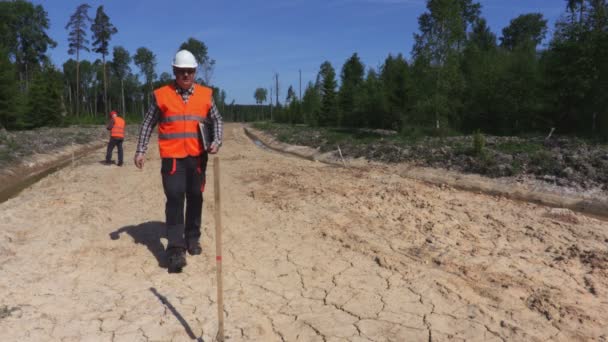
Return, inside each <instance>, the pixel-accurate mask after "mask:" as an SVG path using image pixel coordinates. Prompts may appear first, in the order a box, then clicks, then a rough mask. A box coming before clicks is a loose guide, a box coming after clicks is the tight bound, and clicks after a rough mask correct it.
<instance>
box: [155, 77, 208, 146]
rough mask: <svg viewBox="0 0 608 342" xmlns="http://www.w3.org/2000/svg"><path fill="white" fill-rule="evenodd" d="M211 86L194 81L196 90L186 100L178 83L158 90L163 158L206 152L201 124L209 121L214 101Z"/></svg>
mask: <svg viewBox="0 0 608 342" xmlns="http://www.w3.org/2000/svg"><path fill="white" fill-rule="evenodd" d="M212 94H213V91H212V90H211V88H207V87H204V86H201V85H198V84H194V93H193V94H192V95H191V96H190V97H189V98H188V103H184V101H183V100H182V96H181V95H180V94H178V93H177V92H176V91H175V85H173V84H171V85H166V86H164V87H161V88H159V89H156V90H155V91H154V97H155V98H156V104H157V106H158V108H159V109H160V111H161V114H160V119H159V123H158V148H159V150H160V156H161V158H185V157H187V156H199V155H200V154H201V153H202V152H203V147H202V146H201V143H200V140H199V132H198V131H199V128H198V123H199V122H202V121H203V120H205V118H206V117H207V113H209V110H210V109H211V104H212V97H211V96H212Z"/></svg>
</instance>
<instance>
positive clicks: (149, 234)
mask: <svg viewBox="0 0 608 342" xmlns="http://www.w3.org/2000/svg"><path fill="white" fill-rule="evenodd" d="M122 233H127V234H129V235H130V236H131V237H132V238H133V242H135V243H139V244H142V245H145V246H146V247H148V250H149V251H150V253H152V255H154V257H155V258H156V260H157V261H158V266H160V267H162V268H167V258H166V257H165V246H163V244H162V243H161V240H160V239H161V238H167V228H166V226H165V223H164V222H159V221H150V222H146V223H142V224H138V225H137V226H126V227H122V228H120V229H118V230H116V231H113V232H111V233H110V239H112V240H118V239H120V234H122Z"/></svg>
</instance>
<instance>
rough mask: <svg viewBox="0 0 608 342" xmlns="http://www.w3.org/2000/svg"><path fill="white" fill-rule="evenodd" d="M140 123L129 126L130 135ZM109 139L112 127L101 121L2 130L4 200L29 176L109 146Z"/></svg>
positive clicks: (0, 178) (1, 185)
mask: <svg viewBox="0 0 608 342" xmlns="http://www.w3.org/2000/svg"><path fill="white" fill-rule="evenodd" d="M136 126H137V125H130V126H128V127H127V137H134V136H136V134H137V131H138V127H136ZM108 139H109V137H108V131H107V130H106V129H105V127H104V126H101V125H99V126H70V127H65V128H40V129H36V130H29V131H6V130H0V200H4V199H6V198H7V197H9V196H12V195H13V194H14V193H15V192H16V191H18V190H19V189H20V188H22V186H23V185H27V184H28V183H29V180H34V179H36V178H37V177H39V176H41V175H44V174H45V173H46V172H48V171H49V170H54V169H56V168H59V167H62V166H64V165H67V164H70V163H71V162H72V161H74V160H77V159H78V158H80V157H82V156H83V155H86V154H87V153H90V152H91V151H94V150H96V149H98V148H100V147H103V146H105V145H106V144H107V142H108ZM114 153H116V152H114Z"/></svg>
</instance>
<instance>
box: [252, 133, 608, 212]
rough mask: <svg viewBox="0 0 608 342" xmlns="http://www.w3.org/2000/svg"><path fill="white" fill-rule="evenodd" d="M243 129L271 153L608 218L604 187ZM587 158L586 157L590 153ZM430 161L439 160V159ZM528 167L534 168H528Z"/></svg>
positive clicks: (600, 159)
mask: <svg viewBox="0 0 608 342" xmlns="http://www.w3.org/2000/svg"><path fill="white" fill-rule="evenodd" d="M245 130H246V132H247V134H248V135H249V136H250V137H251V138H252V139H254V140H258V141H260V142H261V143H263V144H265V145H266V146H268V147H270V148H272V149H274V150H277V151H281V152H286V153H290V154H294V155H296V156H299V157H302V158H306V159H310V160H319V161H323V162H326V163H332V164H335V165H342V166H348V167H361V166H364V165H368V164H370V163H371V164H376V165H378V166H382V165H387V164H386V162H390V165H391V169H393V170H395V171H396V172H398V173H399V174H400V175H402V176H405V177H409V178H413V179H418V180H422V181H425V182H429V183H432V184H436V185H447V186H450V187H454V188H457V189H462V190H468V191H478V192H483V193H486V194H489V195H497V196H504V197H507V198H510V199H515V200H522V201H527V202H533V203H538V204H543V205H547V206H551V207H556V208H566V209H571V210H576V211H580V212H584V213H588V214H591V215H598V216H602V217H604V218H605V219H608V191H606V190H605V189H604V187H605V185H602V186H590V185H588V186H587V188H584V187H582V186H580V185H579V186H567V185H563V184H562V185H559V184H557V183H555V182H547V181H546V180H543V179H538V177H536V176H534V175H533V174H528V175H526V174H524V175H519V176H517V177H513V176H511V177H507V176H505V177H487V176H483V175H479V174H474V173H465V172H463V171H462V169H461V170H458V169H456V170H454V169H453V168H452V170H449V169H447V168H441V167H446V165H447V164H450V163H451V162H453V161H450V158H449V157H446V158H445V159H444V160H443V161H442V162H441V163H439V162H437V163H435V164H434V166H435V167H427V166H424V165H427V163H420V162H415V161H414V162H405V161H401V162H399V163H397V162H396V160H392V159H391V160H384V159H382V158H386V156H387V155H391V154H390V153H389V152H390V151H388V152H387V151H385V152H387V153H388V154H386V155H385V154H381V157H382V156H384V157H382V158H380V160H384V161H383V162H378V161H376V160H377V159H378V155H375V156H374V155H371V156H368V157H369V159H368V157H366V156H362V157H359V158H353V157H352V156H353V153H349V152H347V151H351V152H352V151H353V150H355V149H356V146H350V145H348V144H343V145H342V146H339V150H338V149H337V148H336V149H331V150H330V149H328V148H324V149H323V148H312V147H309V146H302V145H291V144H286V143H283V142H281V141H279V140H278V139H277V136H276V134H272V133H271V132H265V131H261V130H258V129H255V128H252V127H246V128H245ZM372 145H373V144H372ZM336 147H337V146H336ZM396 148H397V147H394V146H393V147H391V148H389V150H391V149H392V150H394V149H396ZM372 149H374V150H376V152H378V150H377V147H376V148H373V147H372ZM393 152H394V151H393ZM444 152H445V151H444ZM428 153H431V154H432V153H433V152H432V151H428ZM445 153H447V152H445ZM594 153H595V154H597V155H598V160H599V161H600V162H601V161H603V154H602V153H604V151H603V150H599V149H598V150H597V151H595V152H594ZM397 154H399V153H397ZM599 154H602V156H599ZM357 155H359V156H360V155H361V151H359V152H358V154H357ZM587 155H588V157H589V153H588V154H587ZM393 157H394V156H393ZM589 158H590V157H589ZM433 159H437V160H439V159H441V158H433ZM579 159H581V160H583V159H584V158H583V157H579ZM469 160H472V158H470V157H469ZM446 163H447V164H446ZM464 164H466V163H464ZM595 164H597V163H595ZM600 164H601V163H600ZM602 165H603V164H602ZM607 165H608V164H607ZM530 168H533V167H532V166H530ZM607 170H608V169H607ZM607 172H608V171H607ZM602 177H605V176H602ZM593 182H595V181H593V180H592V181H591V183H593Z"/></svg>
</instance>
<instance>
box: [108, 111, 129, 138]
mask: <svg viewBox="0 0 608 342" xmlns="http://www.w3.org/2000/svg"><path fill="white" fill-rule="evenodd" d="M110 135H111V137H112V138H118V139H124V137H125V120H124V119H123V118H121V117H119V116H118V115H117V116H116V117H115V118H114V126H112V131H111V132H110Z"/></svg>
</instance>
